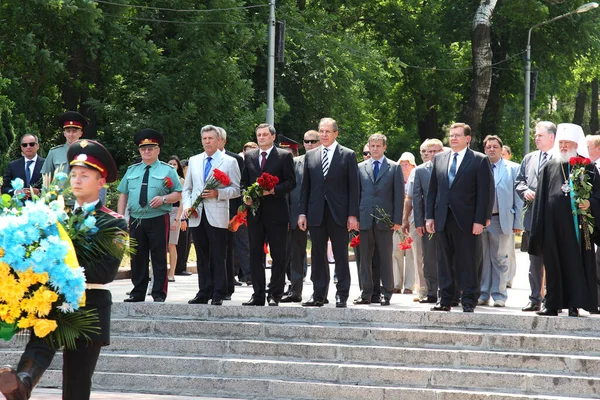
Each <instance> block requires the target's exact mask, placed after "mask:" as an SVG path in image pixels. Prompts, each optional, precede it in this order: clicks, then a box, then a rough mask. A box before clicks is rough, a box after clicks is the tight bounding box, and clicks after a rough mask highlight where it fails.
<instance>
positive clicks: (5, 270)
mask: <svg viewBox="0 0 600 400" xmlns="http://www.w3.org/2000/svg"><path fill="white" fill-rule="evenodd" d="M0 250H2V249H0ZM0 257H2V255H0ZM8 274H10V266H9V265H8V264H7V263H5V262H0V278H5V277H7V276H8Z"/></svg>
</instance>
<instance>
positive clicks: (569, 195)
mask: <svg viewBox="0 0 600 400" xmlns="http://www.w3.org/2000/svg"><path fill="white" fill-rule="evenodd" d="M553 152H554V155H553V157H552V159H551V160H550V161H548V162H547V163H546V165H545V166H544V167H543V168H542V171H541V176H540V183H539V185H538V190H537V193H536V196H535V200H534V202H533V222H532V226H531V236H530V243H529V254H532V255H537V256H542V258H543V260H544V266H545V269H546V301H545V305H544V308H543V309H542V310H541V311H538V312H537V314H539V315H548V316H556V315H558V312H559V310H561V309H563V308H568V309H569V316H570V317H578V316H579V308H583V309H585V310H587V311H594V310H598V296H597V291H596V283H597V280H596V268H595V254H594V239H596V241H598V239H599V237H598V235H597V228H596V227H595V224H594V223H593V221H594V218H592V217H591V216H587V215H582V214H581V213H582V212H584V214H591V215H592V216H593V217H595V219H596V221H597V220H598V219H599V218H600V177H599V176H598V175H597V173H596V168H595V167H594V164H593V163H591V162H589V161H590V160H589V159H588V158H587V157H588V150H587V143H586V140H585V136H584V134H583V129H582V128H581V127H580V126H579V125H575V124H559V125H558V127H557V132H556V140H555V142H554V149H553ZM585 187H588V190H585Z"/></svg>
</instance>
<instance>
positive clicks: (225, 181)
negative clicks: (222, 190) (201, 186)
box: [213, 168, 231, 186]
mask: <svg viewBox="0 0 600 400" xmlns="http://www.w3.org/2000/svg"><path fill="white" fill-rule="evenodd" d="M213 177H214V178H215V179H216V180H217V181H219V182H221V185H223V186H229V185H230V184H231V179H229V177H228V176H227V174H226V173H225V172H223V171H221V170H219V169H217V168H215V169H214V170H213Z"/></svg>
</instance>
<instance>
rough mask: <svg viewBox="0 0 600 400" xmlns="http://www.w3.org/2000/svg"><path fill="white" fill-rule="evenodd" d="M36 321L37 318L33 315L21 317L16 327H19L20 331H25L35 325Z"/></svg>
mask: <svg viewBox="0 0 600 400" xmlns="http://www.w3.org/2000/svg"><path fill="white" fill-rule="evenodd" d="M36 320H37V318H36V317H35V315H34V314H28V315H27V316H26V317H23V318H21V319H20V320H19V323H18V324H17V327H19V328H20V329H27V328H29V327H32V326H33V325H34V324H35V321H36Z"/></svg>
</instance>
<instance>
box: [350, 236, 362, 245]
mask: <svg viewBox="0 0 600 400" xmlns="http://www.w3.org/2000/svg"><path fill="white" fill-rule="evenodd" d="M359 244H360V235H356V236H354V237H353V238H352V240H350V247H352V248H355V247H356V246H358V245H359Z"/></svg>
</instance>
